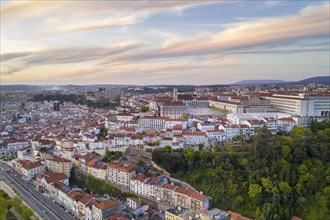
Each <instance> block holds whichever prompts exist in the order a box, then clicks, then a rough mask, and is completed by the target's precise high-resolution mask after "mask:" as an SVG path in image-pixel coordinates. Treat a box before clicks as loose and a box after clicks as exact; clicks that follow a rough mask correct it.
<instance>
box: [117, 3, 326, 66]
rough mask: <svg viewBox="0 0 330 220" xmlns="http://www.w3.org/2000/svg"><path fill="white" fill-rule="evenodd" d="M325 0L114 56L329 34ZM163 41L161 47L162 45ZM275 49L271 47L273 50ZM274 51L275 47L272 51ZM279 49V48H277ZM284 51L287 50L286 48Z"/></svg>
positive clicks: (251, 48)
mask: <svg viewBox="0 0 330 220" xmlns="http://www.w3.org/2000/svg"><path fill="white" fill-rule="evenodd" d="M329 7H330V5H329V4H324V5H320V6H309V7H306V8H304V9H303V10H301V11H300V13H299V14H297V15H295V16H286V17H280V18H268V19H267V18H266V19H265V18H263V19H258V20H254V21H246V22H239V23H232V24H228V25H227V27H226V29H225V30H223V31H222V32H218V33H215V34H209V35H208V36H203V37H202V38H195V37H193V38H191V37H190V36H189V37H186V38H182V37H180V38H178V39H176V38H175V37H171V38H170V39H169V40H167V41H165V44H163V47H162V48H158V49H154V50H150V51H146V52H145V53H141V54H134V55H130V56H128V57H127V56H124V57H123V56H118V57H117V59H125V60H142V59H160V58H165V57H168V58H169V57H191V56H202V55H207V54H228V53H229V54H230V53H233V54H235V53H261V52H262V51H263V50H268V52H271V50H269V49H270V48H276V47H278V48H281V47H283V46H284V45H290V44H293V43H296V42H299V41H300V40H304V39H314V38H327V39H328V38H329V32H330V30H329ZM164 45H165V47H164ZM315 50H320V51H322V50H324V48H322V47H314V48H313V49H311V48H303V47H300V48H298V49H297V48H296V49H295V50H292V51H291V52H294V51H296V52H302V51H315ZM273 51H275V50H273ZM275 52H276V51H275ZM278 52H281V51H278ZM287 52H290V51H288V50H287Z"/></svg>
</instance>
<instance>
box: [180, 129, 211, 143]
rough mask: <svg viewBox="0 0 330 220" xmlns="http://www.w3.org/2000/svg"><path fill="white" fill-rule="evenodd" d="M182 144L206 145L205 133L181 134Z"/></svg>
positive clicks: (189, 132) (188, 132)
mask: <svg viewBox="0 0 330 220" xmlns="http://www.w3.org/2000/svg"><path fill="white" fill-rule="evenodd" d="M182 136H183V138H184V143H185V144H187V145H198V144H207V143H208V138H207V134H206V132H201V131H195V132H194V131H186V132H183V133H182Z"/></svg>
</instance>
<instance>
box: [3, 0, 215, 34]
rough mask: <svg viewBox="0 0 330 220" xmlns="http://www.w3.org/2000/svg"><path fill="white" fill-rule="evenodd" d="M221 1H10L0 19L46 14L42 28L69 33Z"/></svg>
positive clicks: (141, 19)
mask: <svg viewBox="0 0 330 220" xmlns="http://www.w3.org/2000/svg"><path fill="white" fill-rule="evenodd" d="M219 2H221V1H198V0H196V1H157V0H154V1H97V2H95V1H50V0H43V1H22V2H19V1H13V2H8V3H6V4H4V6H2V7H1V18H2V19H1V22H13V21H21V20H24V19H30V18H35V17H38V16H39V17H40V16H47V19H45V21H44V22H43V24H42V25H43V28H42V29H43V30H44V31H47V32H50V33H54V32H56V33H68V32H69V33H70V32H82V31H91V30H97V29H105V28H111V27H117V26H127V25H132V24H135V23H138V22H141V21H143V20H145V19H146V18H148V17H149V16H151V15H153V14H156V13H160V12H164V11H165V12H166V11H167V12H182V11H183V10H185V9H187V8H191V7H195V6H200V5H206V4H213V3H219ZM91 17H93V18H94V19H93V20H91V19H90V18H91Z"/></svg>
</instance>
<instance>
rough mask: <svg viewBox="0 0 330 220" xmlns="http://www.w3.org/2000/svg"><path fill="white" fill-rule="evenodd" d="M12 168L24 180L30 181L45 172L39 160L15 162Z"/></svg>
mask: <svg viewBox="0 0 330 220" xmlns="http://www.w3.org/2000/svg"><path fill="white" fill-rule="evenodd" d="M14 168H15V169H16V170H17V171H18V172H19V173H20V174H22V176H23V178H24V179H25V180H27V181H30V180H31V179H34V178H35V177H36V176H37V174H39V173H43V172H45V169H46V166H45V164H43V162H42V161H41V160H37V161H30V160H15V161H14Z"/></svg>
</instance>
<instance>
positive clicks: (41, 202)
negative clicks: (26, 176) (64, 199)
mask: <svg viewBox="0 0 330 220" xmlns="http://www.w3.org/2000/svg"><path fill="white" fill-rule="evenodd" d="M0 168H1V169H0V174H1V175H0V176H3V177H4V179H5V180H6V182H7V183H8V184H10V185H11V186H14V187H15V188H16V191H17V193H18V194H19V195H21V196H22V197H23V198H24V200H25V201H26V202H27V203H28V204H29V206H30V207H31V208H32V209H34V210H35V212H36V213H37V214H38V215H39V216H42V217H43V218H44V219H49V220H57V219H59V220H70V219H74V217H73V216H71V215H70V214H68V213H66V212H65V211H64V210H63V209H61V207H59V206H58V205H56V204H54V203H53V202H52V201H51V200H50V199H48V198H46V197H44V196H43V195H42V194H41V193H39V192H38V191H37V190H36V189H35V188H34V186H33V185H29V184H27V183H26V182H25V181H24V180H22V179H21V178H20V174H19V173H17V172H16V171H15V170H14V169H13V168H12V167H10V166H9V165H7V164H5V163H0ZM44 210H45V211H46V213H44Z"/></svg>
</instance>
